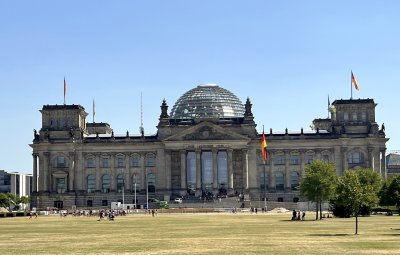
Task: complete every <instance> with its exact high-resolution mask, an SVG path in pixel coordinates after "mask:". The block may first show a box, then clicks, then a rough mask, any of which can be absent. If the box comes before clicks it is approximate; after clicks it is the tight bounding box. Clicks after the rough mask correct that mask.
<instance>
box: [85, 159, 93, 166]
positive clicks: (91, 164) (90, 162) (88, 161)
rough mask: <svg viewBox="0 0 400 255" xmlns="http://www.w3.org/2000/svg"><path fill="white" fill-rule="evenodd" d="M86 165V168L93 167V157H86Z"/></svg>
mask: <svg viewBox="0 0 400 255" xmlns="http://www.w3.org/2000/svg"><path fill="white" fill-rule="evenodd" d="M87 167H88V168H93V167H94V159H92V158H88V159H87Z"/></svg>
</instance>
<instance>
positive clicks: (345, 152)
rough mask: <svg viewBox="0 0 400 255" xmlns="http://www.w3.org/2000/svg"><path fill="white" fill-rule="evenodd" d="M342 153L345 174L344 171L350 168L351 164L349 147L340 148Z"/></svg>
mask: <svg viewBox="0 0 400 255" xmlns="http://www.w3.org/2000/svg"><path fill="white" fill-rule="evenodd" d="M340 153H341V154H342V166H343V168H342V171H341V174H343V173H344V171H346V170H347V169H348V168H349V164H348V162H347V148H346V147H342V148H340Z"/></svg>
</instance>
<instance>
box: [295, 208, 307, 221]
mask: <svg viewBox="0 0 400 255" xmlns="http://www.w3.org/2000/svg"><path fill="white" fill-rule="evenodd" d="M300 214H301V218H300ZM292 220H306V212H305V211H303V212H301V211H297V212H296V210H294V209H293V212H292Z"/></svg>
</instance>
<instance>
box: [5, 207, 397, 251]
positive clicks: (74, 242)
mask: <svg viewBox="0 0 400 255" xmlns="http://www.w3.org/2000/svg"><path fill="white" fill-rule="evenodd" d="M308 215H311V214H308ZM290 217H291V214H290V213H289V214H258V215H255V214H253V215H250V214H159V215H158V216H157V217H151V216H149V215H129V216H126V217H118V218H116V220H115V221H114V222H110V221H97V218H96V217H71V216H68V217H66V218H60V217H58V216H42V217H39V218H37V219H28V218H26V217H25V218H4V219H0V229H1V231H0V240H1V241H0V254H2V255H6V254H267V253H269V254H324V255H327V254H399V253H400V242H398V238H399V236H400V217H397V216H392V217H386V216H372V217H365V218H360V225H359V226H360V231H359V233H360V235H357V236H355V235H353V233H354V219H336V218H335V219H325V220H323V221H313V220H307V221H295V222H293V221H290V220H288V219H290Z"/></svg>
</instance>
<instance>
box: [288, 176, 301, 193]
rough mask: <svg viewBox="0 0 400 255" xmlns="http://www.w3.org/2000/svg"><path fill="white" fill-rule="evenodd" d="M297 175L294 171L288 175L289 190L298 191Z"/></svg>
mask: <svg viewBox="0 0 400 255" xmlns="http://www.w3.org/2000/svg"><path fill="white" fill-rule="evenodd" d="M299 179H300V178H299V173H298V172H296V171H292V173H291V174H290V181H291V188H292V190H298V187H299Z"/></svg>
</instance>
